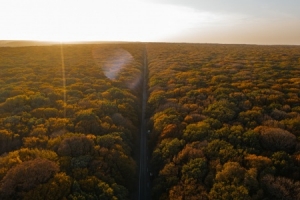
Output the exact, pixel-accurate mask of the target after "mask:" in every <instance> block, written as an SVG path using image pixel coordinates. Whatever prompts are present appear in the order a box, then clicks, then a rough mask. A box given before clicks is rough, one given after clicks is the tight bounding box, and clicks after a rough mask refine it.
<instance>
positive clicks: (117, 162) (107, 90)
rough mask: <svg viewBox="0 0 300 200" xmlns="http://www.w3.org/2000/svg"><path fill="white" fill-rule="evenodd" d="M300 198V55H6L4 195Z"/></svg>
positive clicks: (160, 49)
mask: <svg viewBox="0 0 300 200" xmlns="http://www.w3.org/2000/svg"><path fill="white" fill-rule="evenodd" d="M145 48H146V50H147V61H148V66H147V67H148V69H147V71H148V75H147V76H146V77H148V101H147V112H146V115H147V119H148V127H147V129H149V130H150V132H149V133H147V134H148V143H149V151H150V152H151V153H150V154H151V155H149V160H150V161H149V170H150V172H151V177H150V179H151V183H150V184H149V186H150V189H151V193H152V196H151V198H152V199H158V200H166V199H176V200H192V199H195V200H196V199H197V200H199V199H204V200H215V199H226V200H227V199H234V200H247V199H257V200H258V199H264V200H272V199H287V200H295V199H300V98H299V97H300V47H299V46H256V45H219V44H167V43H147V44H145V43H120V44H76V45H72V44H68V45H66V44H65V45H52V46H31V47H13V48H12V47H0V86H1V87H0V199H4V200H6V199H37V200H38V199H41V200H44V199H49V200H50V199H51V200H53V199H68V200H79V199H80V200H83V199H91V200H93V199H95V200H96V199H134V197H135V195H134V193H136V190H137V187H136V185H137V182H138V181H137V180H138V176H139V174H138V168H139V166H138V162H137V161H138V159H139V158H138V155H139V130H140V121H141V119H140V117H141V104H142V99H141V98H142V90H143V88H142V77H143V76H142V74H143V73H144V72H143V69H144V68H143V64H144V52H145V51H144V50H145Z"/></svg>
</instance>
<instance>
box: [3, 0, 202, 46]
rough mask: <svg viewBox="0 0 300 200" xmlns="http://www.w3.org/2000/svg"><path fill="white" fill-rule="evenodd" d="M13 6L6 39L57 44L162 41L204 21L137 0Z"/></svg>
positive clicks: (33, 1) (173, 8)
mask: <svg viewBox="0 0 300 200" xmlns="http://www.w3.org/2000/svg"><path fill="white" fill-rule="evenodd" d="M99 2H100V3H99ZM18 3H19V4H18ZM11 6H12V7H15V12H13V14H12V13H9V12H8V13H7V17H6V19H10V20H6V21H5V20H2V21H3V24H2V26H3V27H6V29H5V30H6V32H4V33H3V31H1V32H2V33H0V34H2V35H1V37H2V38H7V39H29V40H44V41H45V40H47V41H55V42H72V41H160V40H163V39H164V38H166V37H171V36H173V35H176V34H178V33H180V32H181V31H183V30H185V29H188V28H190V27H192V26H193V25H194V24H195V23H196V22H197V19H199V17H198V16H196V15H197V14H196V13H195V12H194V11H193V10H191V9H183V8H181V7H178V6H167V5H158V4H154V3H150V2H146V1H135V0H128V1H116V0H111V1H105V2H104V1H93V0H86V1H84V2H83V1H71V0H64V1H56V0H54V1H48V2H47V3H45V2H43V1H38V0H30V1H26V3H24V2H23V1H20V0H16V1H14V2H13V3H11ZM3 11H5V10H3ZM2 21H1V22H2ZM7 29H8V30H9V31H7ZM5 33H6V36H5V35H3V34H5Z"/></svg>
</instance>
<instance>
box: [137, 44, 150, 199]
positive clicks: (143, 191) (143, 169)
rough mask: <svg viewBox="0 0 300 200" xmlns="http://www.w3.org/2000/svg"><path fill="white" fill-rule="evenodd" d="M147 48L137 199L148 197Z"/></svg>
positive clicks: (144, 68)
mask: <svg viewBox="0 0 300 200" xmlns="http://www.w3.org/2000/svg"><path fill="white" fill-rule="evenodd" d="M147 64H148V61H147V49H146V47H145V50H144V63H143V65H144V66H143V75H142V78H143V94H142V116H141V117H142V119H141V133H140V172H139V200H148V199H150V197H149V196H150V192H149V175H148V174H149V172H148V168H147V153H148V151H147V134H148V133H147V129H146V119H145V117H146V105H147V99H148V97H147V71H148V66H147Z"/></svg>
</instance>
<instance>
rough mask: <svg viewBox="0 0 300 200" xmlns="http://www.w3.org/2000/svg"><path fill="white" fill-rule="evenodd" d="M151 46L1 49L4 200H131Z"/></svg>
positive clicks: (0, 171) (1, 191) (0, 186)
mask: <svg viewBox="0 0 300 200" xmlns="http://www.w3.org/2000/svg"><path fill="white" fill-rule="evenodd" d="M143 50H144V45H141V44H138V43H137V44H118V45H117V44H102V45H93V44H90V45H63V46H60V45H54V46H45V47H18V48H9V47H7V48H4V47H3V48H0V77H1V80H0V85H1V87H0V154H1V157H0V180H1V182H0V199H35V200H37V199H43V200H45V199H49V200H50V199H51V200H53V199H74V200H75V199H129V198H130V194H131V193H132V192H133V191H134V190H135V183H136V179H137V170H138V169H137V168H138V166H137V164H136V161H135V158H134V156H135V154H134V151H136V147H135V146H137V138H138V130H139V128H140V127H139V120H140V119H139V117H140V116H139V113H140V98H141V97H140V94H141V91H140V90H141V88H140V81H141V74H142V69H143V68H142V65H143Z"/></svg>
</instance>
